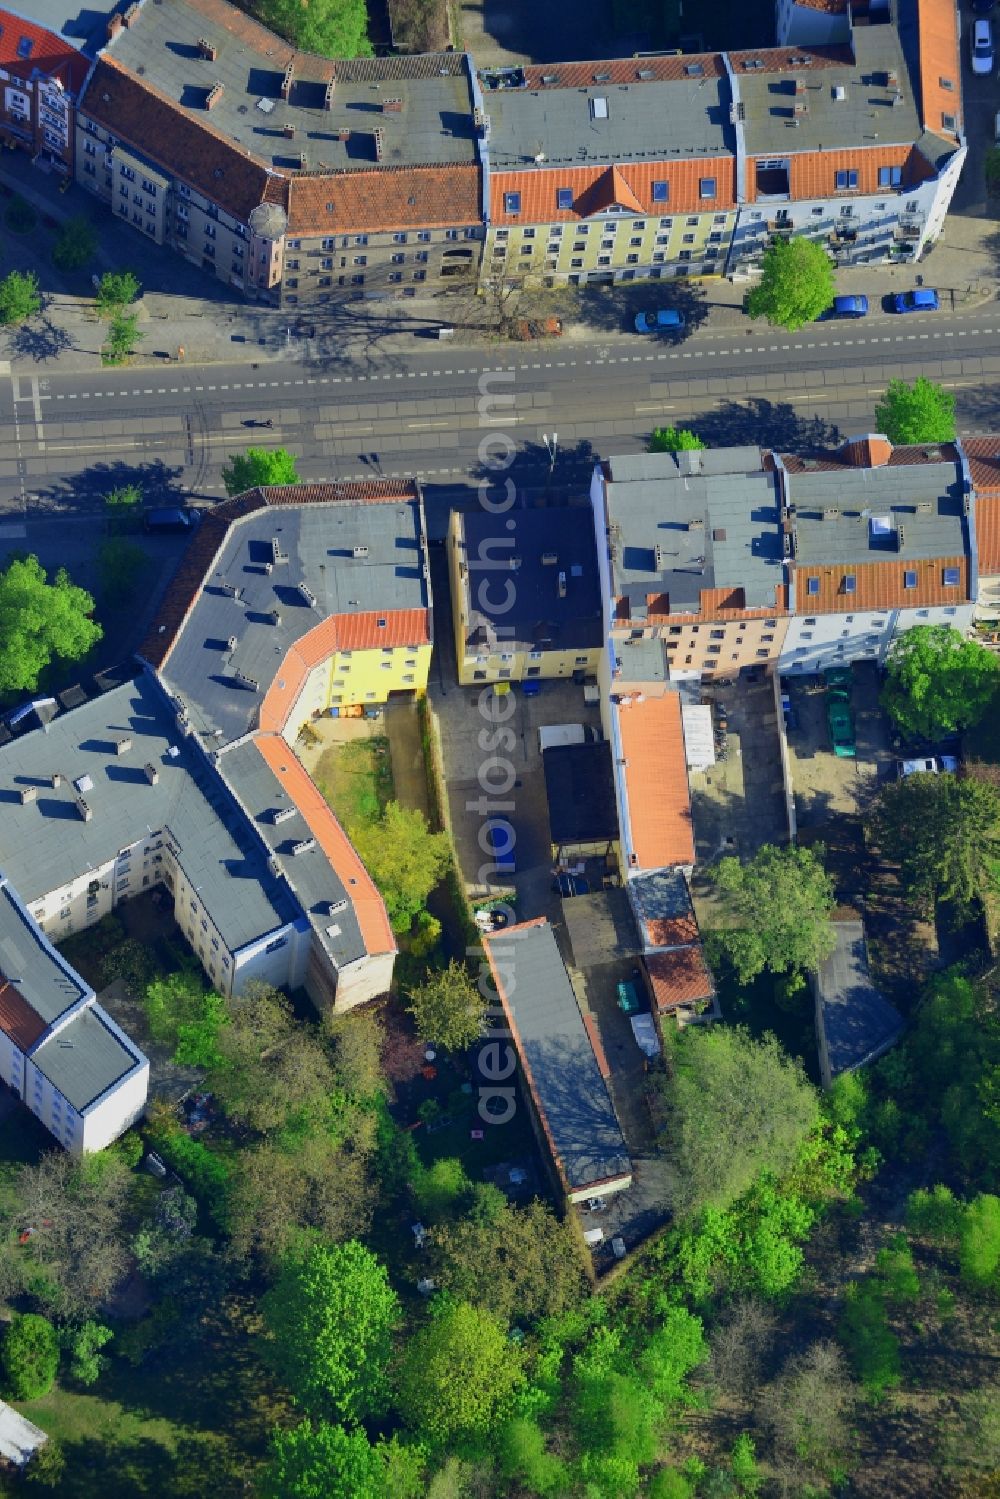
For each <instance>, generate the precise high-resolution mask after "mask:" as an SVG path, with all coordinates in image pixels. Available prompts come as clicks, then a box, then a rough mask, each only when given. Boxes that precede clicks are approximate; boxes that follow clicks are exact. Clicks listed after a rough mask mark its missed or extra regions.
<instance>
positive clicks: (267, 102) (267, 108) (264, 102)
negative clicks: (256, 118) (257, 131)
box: [257, 99, 274, 115]
mask: <svg viewBox="0 0 1000 1499" xmlns="http://www.w3.org/2000/svg"><path fill="white" fill-rule="evenodd" d="M257 108H258V109H259V110H260V112H261V114H262V115H269V114H270V113H271V111H272V110H273V109H274V100H273V99H258V100H257Z"/></svg>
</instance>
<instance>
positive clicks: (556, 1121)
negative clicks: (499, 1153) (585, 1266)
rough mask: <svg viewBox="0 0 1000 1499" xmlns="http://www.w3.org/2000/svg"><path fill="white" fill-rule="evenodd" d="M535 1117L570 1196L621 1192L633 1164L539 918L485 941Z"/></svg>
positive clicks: (603, 1069)
mask: <svg viewBox="0 0 1000 1499" xmlns="http://www.w3.org/2000/svg"><path fill="white" fill-rule="evenodd" d="M483 943H484V946H485V948H486V952H487V956H488V958H489V962H490V966H491V968H492V970H493V977H494V982H495V983H496V986H497V991H498V993H499V995H500V999H501V1002H502V1004H503V1008H504V1013H505V1015H506V1017H507V1020H508V1023H509V1025H510V1028H511V1032H512V1034H513V1038H514V1044H515V1046H516V1047H517V1051H518V1056H519V1058H520V1061H521V1067H522V1071H523V1074H524V1081H525V1083H526V1085H527V1088H528V1091H529V1093H530V1096H531V1100H532V1104H533V1106H534V1113H535V1115H536V1116H537V1117H536V1122H537V1124H538V1126H539V1128H540V1130H541V1132H542V1136H543V1138H544V1142H545V1144H546V1146H547V1149H548V1151H549V1154H550V1155H551V1158H552V1161H553V1164H554V1166H555V1169H556V1172H557V1174H558V1177H559V1180H560V1182H561V1184H562V1187H563V1190H564V1191H565V1193H566V1195H567V1196H568V1197H569V1198H570V1199H571V1200H574V1201H575V1200H580V1199H582V1198H583V1197H588V1196H599V1195H602V1194H603V1193H607V1192H616V1191H620V1190H621V1189H622V1188H624V1187H627V1186H629V1185H630V1183H631V1180H632V1166H631V1162H630V1161H629V1158H628V1154H627V1151H626V1147H625V1140H624V1137H623V1135H622V1131H621V1125H620V1124H619V1122H618V1116H617V1114H616V1113H615V1108H614V1104H613V1103H612V1101H611V1094H610V1093H609V1091H608V1085H607V1082H606V1081H605V1078H606V1075H607V1064H606V1062H605V1063H604V1064H603V1066H602V1063H601V1061H600V1060H599V1058H598V1053H597V1050H596V1048H595V1042H594V1033H592V1032H591V1031H590V1030H588V1027H587V1026H586V1024H585V1023H584V1017H583V1015H582V1014H581V1011H580V1006H579V1005H578V1003H577V999H576V995H575V994H574V993H573V986H572V984H571V983H570V979H569V974H568V973H567V972H566V966H565V964H564V963H563V960H562V958H561V956H560V954H559V948H558V947H557V945H556V939H555V936H554V934H553V931H552V928H551V927H550V926H549V924H548V922H547V921H545V920H544V919H540V920H538V921H533V922H526V923H523V924H522V925H520V926H515V927H508V928H507V930H506V931H504V932H502V933H498V934H496V935H494V936H487V937H485V938H484V939H483Z"/></svg>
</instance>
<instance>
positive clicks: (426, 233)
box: [417, 229, 431, 245]
mask: <svg viewBox="0 0 1000 1499" xmlns="http://www.w3.org/2000/svg"><path fill="white" fill-rule="evenodd" d="M430 237H431V231H430V230H429V229H418V230H417V239H418V240H419V241H420V243H421V244H422V245H426V244H427V243H428V242H429V240H430Z"/></svg>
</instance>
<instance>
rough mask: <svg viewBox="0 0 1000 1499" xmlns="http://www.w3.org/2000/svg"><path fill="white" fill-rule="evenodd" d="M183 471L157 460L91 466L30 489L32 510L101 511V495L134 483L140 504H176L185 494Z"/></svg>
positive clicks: (55, 512)
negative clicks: (140, 497) (140, 493)
mask: <svg viewBox="0 0 1000 1499" xmlns="http://www.w3.org/2000/svg"><path fill="white" fill-rule="evenodd" d="M182 474H183V469H182V468H181V467H180V465H177V466H174V465H171V464H167V463H163V462H161V461H160V460H159V459H155V460H152V461H150V462H148V463H128V462H126V461H124V460H121V459H119V460H116V461H114V462H110V463H95V464H92V465H91V467H90V468H86V469H83V470H82V471H81V472H80V473H78V474H66V475H63V476H61V477H60V478H59V479H57V480H56V481H55V482H54V483H53V484H51V485H48V486H45V485H38V486H37V487H36V488H34V490H33V497H32V510H33V511H35V512H36V513H37V512H42V513H50V514H64V513H67V512H69V513H78V514H79V513H84V514H92V513H93V512H94V511H103V509H104V496H105V495H106V494H110V493H111V491H112V490H113V489H124V488H125V487H126V486H127V485H130V484H134V485H136V486H137V487H138V488H139V489H141V490H142V497H143V500H144V502H145V503H146V504H147V505H148V504H154V505H167V504H180V503H182V501H183V500H184V499H185V498H186V495H187V491H186V490H185V489H183V488H182V485H181V476H182Z"/></svg>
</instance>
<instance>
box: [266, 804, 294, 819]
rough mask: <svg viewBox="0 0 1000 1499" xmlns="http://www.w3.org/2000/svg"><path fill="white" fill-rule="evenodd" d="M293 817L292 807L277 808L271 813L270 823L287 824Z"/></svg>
mask: <svg viewBox="0 0 1000 1499" xmlns="http://www.w3.org/2000/svg"><path fill="white" fill-rule="evenodd" d="M294 816H295V808H294V807H277V808H276V809H275V810H274V811H273V812H272V813H271V821H272V822H273V823H279V822H287V821H288V819H289V818H290V817H294Z"/></svg>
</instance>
